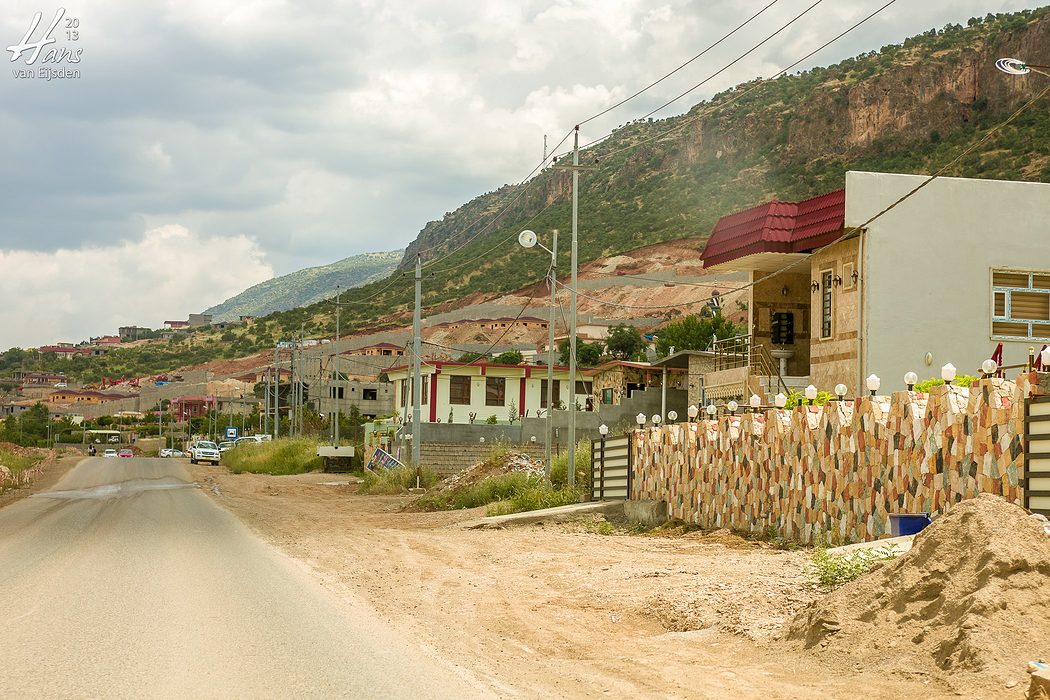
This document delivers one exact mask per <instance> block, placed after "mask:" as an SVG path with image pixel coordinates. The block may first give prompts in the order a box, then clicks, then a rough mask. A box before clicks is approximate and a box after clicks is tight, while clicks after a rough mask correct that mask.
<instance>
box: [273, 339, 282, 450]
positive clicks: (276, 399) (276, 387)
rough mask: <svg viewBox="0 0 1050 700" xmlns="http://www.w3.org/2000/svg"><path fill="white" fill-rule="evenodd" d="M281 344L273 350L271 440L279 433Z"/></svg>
mask: <svg viewBox="0 0 1050 700" xmlns="http://www.w3.org/2000/svg"><path fill="white" fill-rule="evenodd" d="M280 352H281V344H280V342H278V343H277V346H276V347H274V349H273V439H274V440H276V439H277V438H278V437H279V436H280V433H281V359H280V357H281V356H280Z"/></svg>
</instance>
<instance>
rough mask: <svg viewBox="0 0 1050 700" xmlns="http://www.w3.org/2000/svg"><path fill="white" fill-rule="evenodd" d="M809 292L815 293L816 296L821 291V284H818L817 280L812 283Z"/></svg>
mask: <svg viewBox="0 0 1050 700" xmlns="http://www.w3.org/2000/svg"><path fill="white" fill-rule="evenodd" d="M809 290H810V291H811V292H813V293H814V294H816V293H817V292H819V291H820V282H817V281H816V280H813V281H812V282H810V284H809Z"/></svg>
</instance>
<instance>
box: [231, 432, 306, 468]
mask: <svg viewBox="0 0 1050 700" xmlns="http://www.w3.org/2000/svg"><path fill="white" fill-rule="evenodd" d="M319 444H320V443H319V442H318V441H316V440H308V439H306V438H281V439H278V440H270V441H268V442H260V443H256V444H254V445H253V444H250V443H249V444H242V445H238V446H237V447H234V448H232V449H229V450H227V451H226V452H223V453H222V463H223V464H224V465H226V467H227V468H228V469H229V470H230V471H231V472H233V473H234V474H241V473H243V472H250V473H252V474H275V475H286V474H303V473H305V472H311V471H314V470H316V469H320V468H321V467H322V466H324V462H323V460H322V459H321V458H320V457H318V456H317V446H318V445H319Z"/></svg>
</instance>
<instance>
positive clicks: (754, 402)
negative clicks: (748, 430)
mask: <svg viewBox="0 0 1050 700" xmlns="http://www.w3.org/2000/svg"><path fill="white" fill-rule="evenodd" d="M747 402H748V404H749V405H750V406H751V408H753V409H755V410H756V411H757V410H758V409H759V407H760V406H761V405H762V399H760V398H758V394H751V398H750V399H748V401H747Z"/></svg>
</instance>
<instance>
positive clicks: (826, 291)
mask: <svg viewBox="0 0 1050 700" xmlns="http://www.w3.org/2000/svg"><path fill="white" fill-rule="evenodd" d="M820 289H821V297H820V337H821V338H830V337H831V316H832V308H831V270H825V271H824V272H821V273H820Z"/></svg>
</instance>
